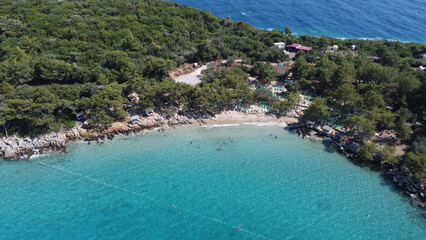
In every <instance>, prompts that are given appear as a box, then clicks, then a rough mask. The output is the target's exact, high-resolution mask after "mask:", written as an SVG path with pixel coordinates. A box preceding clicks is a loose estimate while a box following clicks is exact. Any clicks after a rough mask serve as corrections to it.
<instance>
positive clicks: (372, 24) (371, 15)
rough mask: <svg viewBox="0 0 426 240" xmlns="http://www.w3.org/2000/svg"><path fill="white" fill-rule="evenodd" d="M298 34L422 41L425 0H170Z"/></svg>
mask: <svg viewBox="0 0 426 240" xmlns="http://www.w3.org/2000/svg"><path fill="white" fill-rule="evenodd" d="M173 1H174V2H178V3H181V4H184V5H189V6H193V7H196V8H199V9H202V10H210V11H211V12H212V13H213V14H215V15H217V16H219V17H226V16H227V15H228V14H229V15H230V16H231V18H232V19H233V20H236V21H237V20H242V21H246V22H249V23H250V24H252V25H253V26H255V27H258V28H263V29H280V30H283V29H284V27H285V26H289V27H290V28H291V29H292V30H293V32H294V33H296V34H298V35H302V34H307V35H312V36H321V35H325V36H331V37H338V38H369V39H388V40H399V41H414V42H422V43H426V31H425V27H424V26H425V24H426V1H425V0H214V1H212V0H173Z"/></svg>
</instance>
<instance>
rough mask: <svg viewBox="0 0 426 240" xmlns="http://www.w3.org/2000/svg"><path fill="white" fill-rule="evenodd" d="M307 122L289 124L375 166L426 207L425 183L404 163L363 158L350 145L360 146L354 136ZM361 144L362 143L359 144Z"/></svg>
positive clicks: (416, 202)
mask: <svg viewBox="0 0 426 240" xmlns="http://www.w3.org/2000/svg"><path fill="white" fill-rule="evenodd" d="M308 125H309V124H307V122H305V121H302V120H300V121H299V122H298V123H294V124H290V125H288V128H289V129H291V130H294V131H296V132H297V133H298V134H299V135H300V136H302V137H305V136H309V137H312V133H314V134H315V135H316V136H317V137H318V138H319V139H321V140H322V141H324V142H327V143H329V144H330V145H332V146H334V147H335V148H336V150H337V151H338V152H339V153H341V154H342V155H344V156H346V157H347V158H349V159H350V160H352V161H355V162H356V163H362V164H366V165H369V166H372V167H374V169H376V170H377V171H381V172H383V173H385V176H386V177H387V178H388V179H390V180H391V181H392V182H393V183H394V186H395V187H396V188H397V189H400V190H402V191H403V192H404V194H405V195H406V196H408V197H410V198H411V200H412V201H411V204H412V205H414V206H417V207H420V208H422V209H425V208H426V189H425V184H423V183H419V182H415V181H413V180H412V179H411V178H410V177H409V174H410V173H409V172H407V171H406V170H405V169H404V165H397V164H393V163H390V162H387V161H385V160H384V159H382V158H380V157H379V156H378V157H375V158H374V161H365V160H363V159H362V158H361V156H360V154H359V152H356V151H354V148H350V147H348V146H350V145H353V144H355V146H358V145H359V144H358V143H356V141H355V140H354V138H350V137H348V136H345V135H344V134H341V133H340V132H339V133H338V135H337V136H336V133H335V134H325V133H324V132H323V131H322V129H321V126H319V127H318V126H316V125H314V126H308ZM359 146H360V145H359Z"/></svg>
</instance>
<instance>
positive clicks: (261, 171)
mask: <svg viewBox="0 0 426 240" xmlns="http://www.w3.org/2000/svg"><path fill="white" fill-rule="evenodd" d="M271 133H272V136H271ZM276 136H277V137H278V138H276ZM229 137H232V139H230V138H229ZM191 141H192V143H191ZM218 147H221V148H222V149H221V150H217V149H218ZM0 176H1V181H0V239H2V240H5V239H13V240H15V239H398V240H402V239H424V236H426V220H425V219H424V218H423V217H422V216H421V211H420V210H418V209H417V208H414V207H412V206H411V205H410V202H409V200H408V199H407V198H405V197H403V196H401V195H400V194H399V193H398V192H396V191H395V189H394V187H393V186H392V185H390V183H389V182H388V181H387V180H385V178H383V177H382V176H381V174H380V173H377V172H374V171H370V170H369V169H368V168H364V167H360V166H357V165H355V164H353V163H351V162H350V161H349V160H347V159H346V158H344V157H343V156H341V155H339V154H338V153H336V152H334V150H333V148H330V147H327V146H326V145H323V144H322V143H321V142H317V143H315V142H312V141H310V140H309V139H308V138H305V139H302V138H300V137H298V136H297V135H295V134H291V133H289V132H287V131H286V130H284V129H283V128H282V127H278V126H263V127H260V126H249V125H243V126H222V127H184V128H181V129H178V130H177V129H169V130H166V131H165V132H161V133H160V132H156V131H154V132H152V133H147V134H143V135H136V136H119V137H117V138H115V139H114V140H112V141H107V143H106V144H105V145H97V144H93V143H92V144H91V145H88V144H87V143H84V142H78V143H73V144H71V145H70V148H69V152H68V153H67V154H65V155H61V154H59V153H55V154H53V155H50V156H47V157H39V158H36V159H34V160H32V161H17V162H6V161H3V162H1V164H0Z"/></svg>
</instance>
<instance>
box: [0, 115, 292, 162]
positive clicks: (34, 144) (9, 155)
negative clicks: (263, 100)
mask: <svg viewBox="0 0 426 240" xmlns="http://www.w3.org/2000/svg"><path fill="white" fill-rule="evenodd" d="M298 121H299V119H297V118H295V117H278V118H277V117H276V116H274V115H270V114H264V113H258V114H247V113H243V112H239V111H235V110H228V111H223V112H221V113H220V114H217V115H216V116H209V117H205V118H193V117H192V116H183V115H178V114H175V115H173V116H161V115H159V114H157V113H154V114H152V116H149V117H143V118H140V119H139V121H138V123H136V124H130V123H129V122H130V118H126V119H124V120H122V121H117V122H114V123H112V124H109V125H108V126H107V127H105V128H91V129H86V128H83V124H81V123H77V124H76V126H75V127H73V128H72V129H69V130H67V131H61V132H52V133H49V134H45V135H42V136H36V137H34V138H29V137H26V138H23V137H19V136H16V135H13V136H9V137H3V138H1V141H0V158H3V159H5V160H11V161H14V160H24V159H27V160H31V158H32V157H36V156H38V155H44V154H48V153H50V152H52V151H62V152H63V153H65V152H66V151H67V144H68V143H69V142H76V141H86V142H88V144H90V143H91V142H96V143H99V144H104V143H105V140H106V139H113V138H114V136H115V135H119V134H131V133H140V132H142V131H144V130H152V129H154V128H160V129H159V131H164V129H165V128H167V127H177V126H213V125H227V124H230V125H233V124H256V123H263V124H268V123H269V124H271V123H273V124H281V125H282V126H286V125H287V124H292V123H296V122H298Z"/></svg>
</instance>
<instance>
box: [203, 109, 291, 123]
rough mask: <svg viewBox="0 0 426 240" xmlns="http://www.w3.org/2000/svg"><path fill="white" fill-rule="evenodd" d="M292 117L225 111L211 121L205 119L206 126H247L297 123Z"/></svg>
mask: <svg viewBox="0 0 426 240" xmlns="http://www.w3.org/2000/svg"><path fill="white" fill-rule="evenodd" d="M297 121H298V119H297V118H294V117H280V118H277V117H275V116H274V115H265V114H263V113H258V114H247V113H243V112H238V111H225V112H222V113H220V114H218V115H216V117H214V118H212V119H205V120H203V122H204V123H205V124H206V125H228V124H247V125H265V126H268V125H280V126H281V125H282V126H285V125H286V124H289V123H294V122H297Z"/></svg>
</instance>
